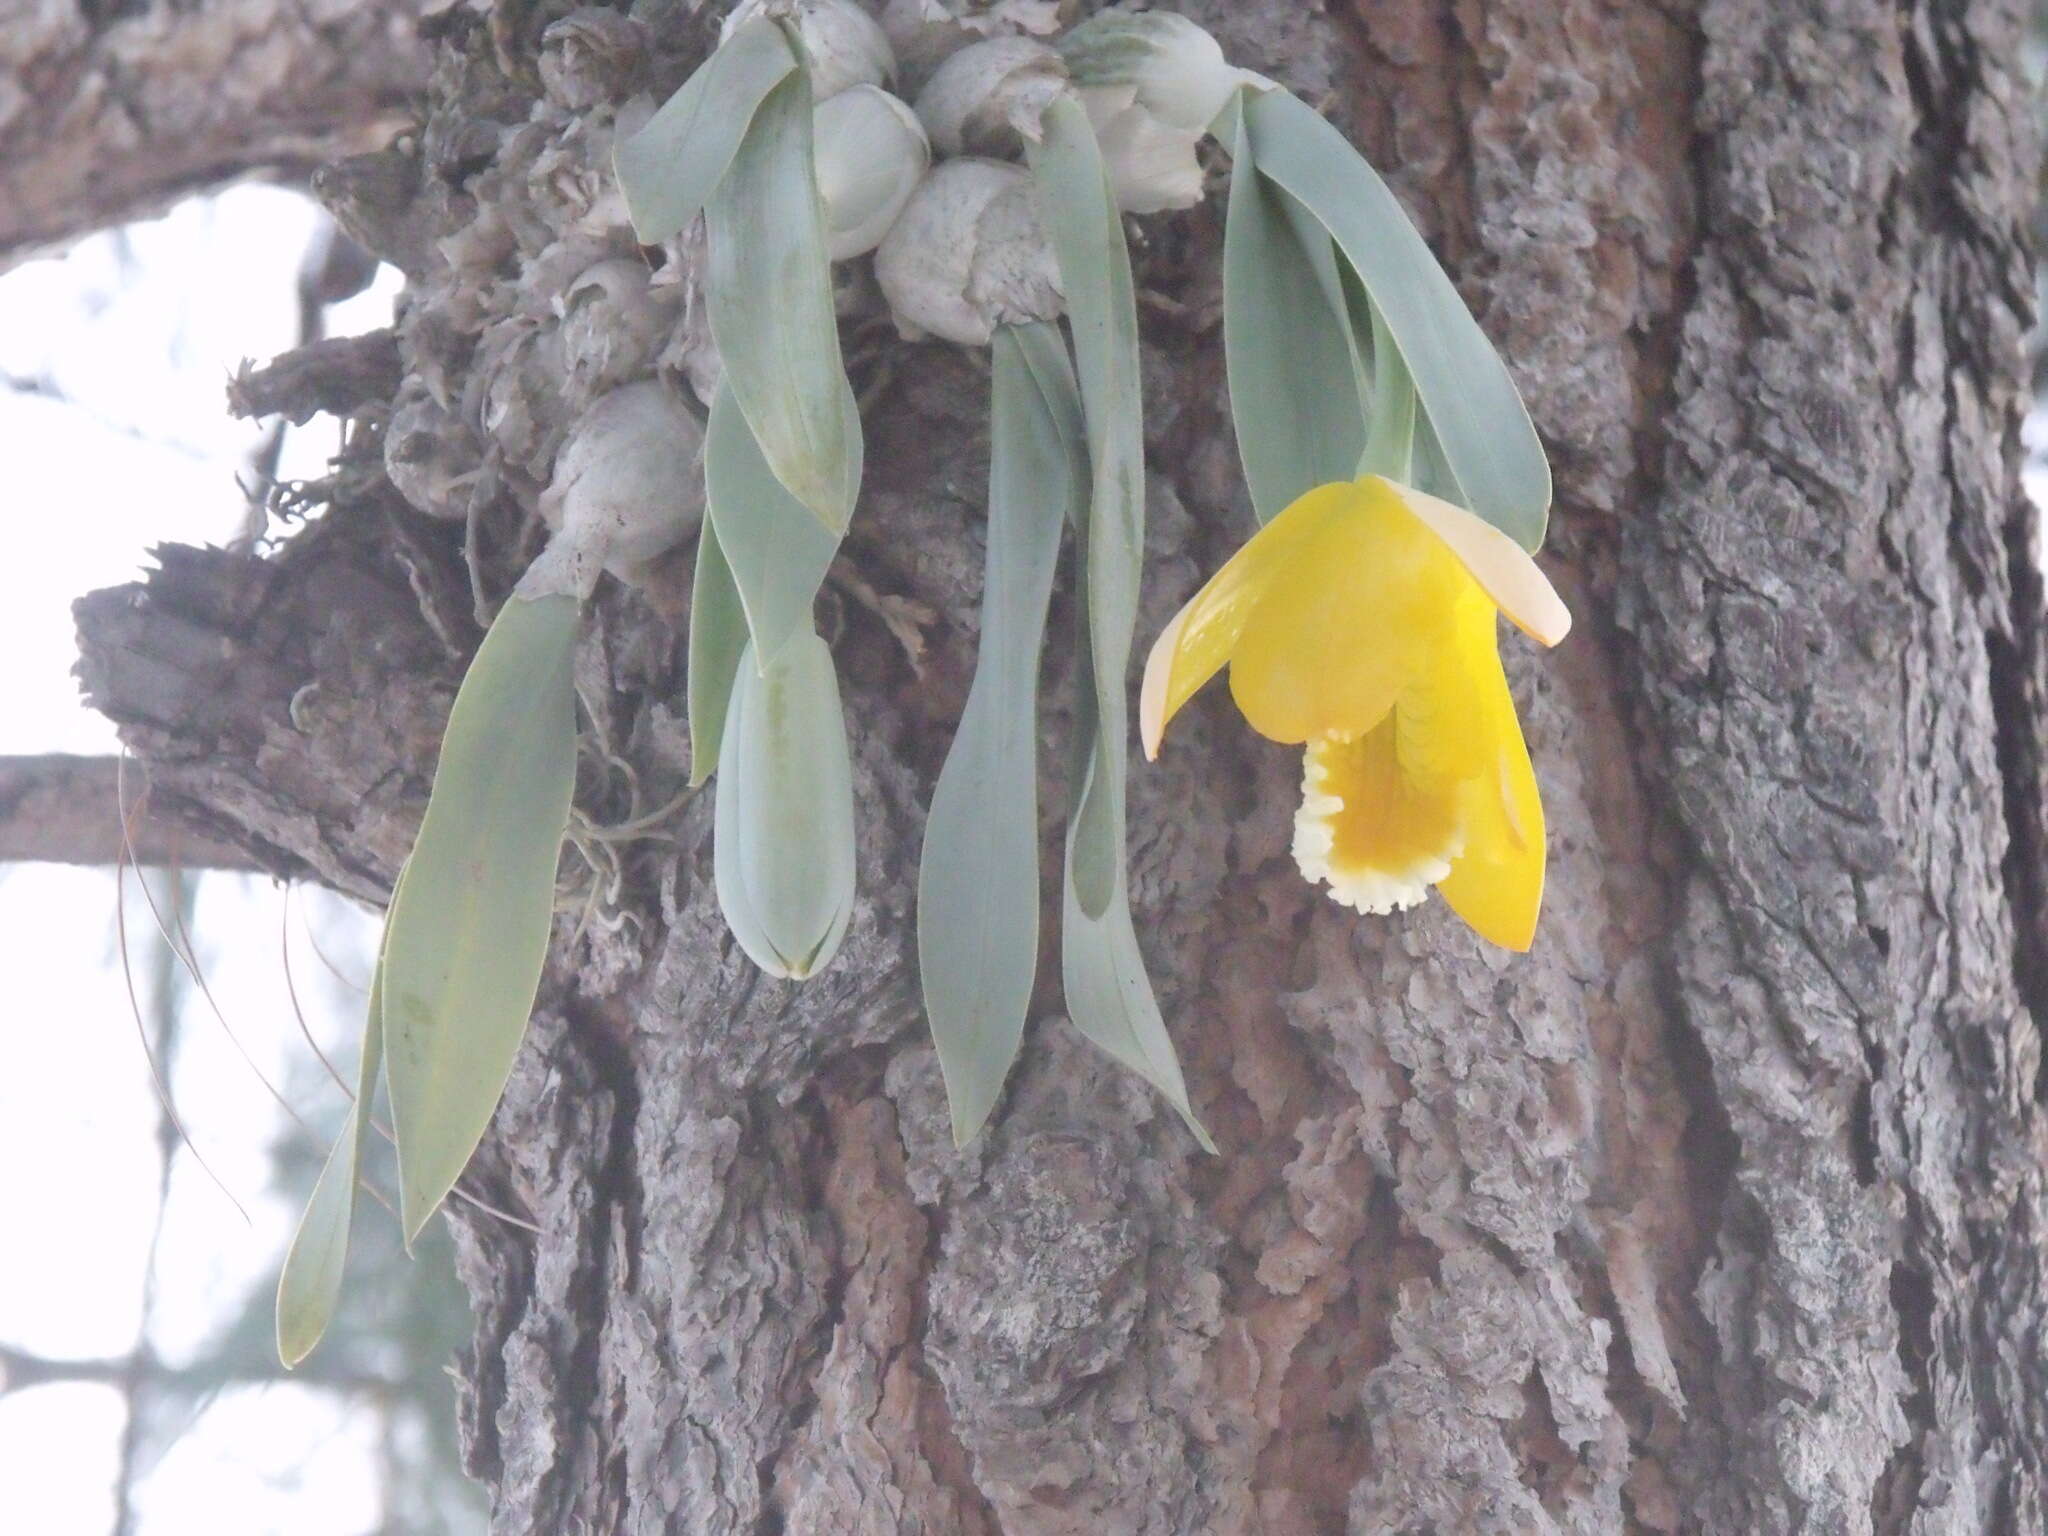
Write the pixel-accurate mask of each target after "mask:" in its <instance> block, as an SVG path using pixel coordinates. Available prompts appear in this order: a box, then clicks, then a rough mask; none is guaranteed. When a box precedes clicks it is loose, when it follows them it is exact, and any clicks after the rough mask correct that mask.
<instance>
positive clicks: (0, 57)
mask: <svg viewBox="0 0 2048 1536" xmlns="http://www.w3.org/2000/svg"><path fill="white" fill-rule="evenodd" d="M424 9H426V6H425V4H424V0H367V3H366V0H196V3H194V0H6V4H4V5H0V267H5V266H8V265H10V264H11V263H12V262H14V261H16V260H18V259H19V258H21V257H23V256H27V255H33V254H34V253H35V252H36V251H37V250H38V249H40V248H42V247H44V246H47V245H49V244H52V243H54V242H56V241H60V240H63V239H65V238H67V237H68V236H71V235H75V234H78V233H79V232H81V231H83V230H88V229H92V228H95V227H97V226H98V225H101V224H105V223H108V222H110V221H112V220H114V219H132V218H138V217H141V216H142V215H143V214H146V213H150V212H153V211H155V210H156V209H157V208H159V207H162V206H165V205H167V204H168V203H169V202H170V201H171V200H172V199H173V198H175V197H177V196H179V195H180V194H182V193H186V192H189V191H192V190H193V189H195V188H198V187H203V186H209V185H212V184H213V183H215V182H218V181H221V180H223V179H224V178H227V177H230V176H234V175H237V174H240V173H242V172H244V171H250V170H266V171H284V172H291V171H296V172H297V173H298V174H299V175H301V176H303V175H305V174H307V173H308V172H310V171H311V170H312V169H313V168H314V167H315V166H317V165H319V164H321V163H322V162H323V161H326V160H330V159H332V158H334V157H335V156H336V155H341V154H349V153H353V152H355V151H358V150H366V149H370V148H372V147H374V145H375V144H377V143H379V142H381V140H382V139H384V138H388V137H389V136H390V134H391V133H392V131H393V130H394V129H396V128H398V127H401V126H403V125H404V123H405V122H406V120H407V107H408V103H409V101H410V99H411V98H412V97H413V96H414V95H415V94H416V93H417V92H418V90H419V88H420V86H421V85H422V84H423V83H424V81H425V78H426V68H425V63H426V61H425V58H424V55H423V52H422V49H421V45H420V41H419V38H418V37H417V35H416V27H415V24H416V22H417V20H418V18H419V15H420V13H421V12H422V11H423V10H424Z"/></svg>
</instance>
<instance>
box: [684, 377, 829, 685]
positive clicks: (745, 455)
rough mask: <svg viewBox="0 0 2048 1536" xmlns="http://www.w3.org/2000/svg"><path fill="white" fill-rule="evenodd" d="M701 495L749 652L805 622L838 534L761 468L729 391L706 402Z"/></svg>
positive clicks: (775, 644)
mask: <svg viewBox="0 0 2048 1536" xmlns="http://www.w3.org/2000/svg"><path fill="white" fill-rule="evenodd" d="M704 495H705V502H706V506H707V508H708V510H709V511H710V514H711V526H713V527H715V528H716V529H717V530H718V547H719V549H720V551H721V552H722V553H723V554H724V556H725V564H726V568H727V569H728V570H729V571H730V572H731V573H732V580H733V583H734V585H735V586H736V587H737V588H738V589H739V598H740V605H741V607H742V609H743V610H744V611H745V613H746V620H747V629H748V632H749V633H750V634H751V635H752V636H753V640H754V655H755V657H756V659H757V660H758V659H760V658H764V657H770V656H773V655H775V654H776V653H777V652H778V651H780V650H781V649H782V647H783V645H784V644H785V643H786V642H787V641H788V640H789V638H790V637H791V636H792V635H795V634H797V633H798V632H799V631H808V630H809V629H810V627H811V603H812V601H813V600H814V599H815V598H816V597H817V595H818V588H819V587H820V586H821V585H823V584H824V580H825V572H826V571H827V570H828V569H829V568H830V567H831V564H832V557H833V556H834V555H835V554H836V553H838V550H839V536H838V535H837V534H835V533H831V532H828V531H827V530H826V528H825V526H824V525H823V524H822V523H820V522H819V521H818V520H817V519H816V518H815V517H813V516H811V514H810V513H809V512H808V511H806V510H805V509H804V507H803V504H802V503H801V502H799V501H797V499H796V498H795V497H793V496H791V495H790V494H789V492H788V491H787V490H785V489H784V488H783V486H782V483H781V482H780V481H778V480H777V479H776V478H775V475H774V473H773V472H772V471H771V470H770V469H769V468H768V461H767V460H766V459H765V458H764V457H762V454H761V447H760V444H759V443H757V442H756V441H755V440H754V434H753V433H752V432H751V431H749V430H748V428H747V420H746V417H744V416H743V415H741V414H740V408H739V403H738V402H737V401H736V400H735V399H734V398H733V393H732V390H731V389H730V388H729V387H728V388H722V389H720V390H719V392H718V396H717V398H716V399H715V400H713V401H712V402H711V421H710V425H709V426H707V427H706V428H705V431H704Z"/></svg>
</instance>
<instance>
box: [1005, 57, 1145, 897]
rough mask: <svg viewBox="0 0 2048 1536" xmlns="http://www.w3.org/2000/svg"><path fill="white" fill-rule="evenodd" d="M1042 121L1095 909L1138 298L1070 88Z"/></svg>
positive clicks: (1111, 729) (1084, 832)
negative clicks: (1076, 424) (1077, 578)
mask: <svg viewBox="0 0 2048 1536" xmlns="http://www.w3.org/2000/svg"><path fill="white" fill-rule="evenodd" d="M1043 127H1044V137H1043V139H1042V140H1041V141H1040V142H1039V143H1037V144H1035V145H1033V146H1032V147H1031V167H1032V171H1033V173H1034V174H1035V175H1036V176H1037V178H1038V185H1039V189H1040V193H1041V201H1042V204H1043V210H1044V214H1045V225H1046V234H1047V236H1048V237H1049V238H1050V240H1051V242H1052V248H1053V253H1054V255H1055V256H1056V257H1057V258H1058V261H1059V268H1060V282H1061V285H1062V286H1063V287H1064V288H1065V289H1066V294H1067V319H1068V323H1069V325H1070V326H1071V327H1072V329H1073V334H1074V354H1075V357H1076V359H1077V360H1078V364H1079V370H1078V371H1079V374H1080V380H1081V399H1082V402H1083V404H1084V406H1085V407H1086V410H1087V419H1088V451H1089V460H1090V465H1091V474H1092V483H1091V485H1090V489H1089V507H1088V567H1087V599H1086V606H1087V609H1088V623H1089V629H1090V633H1091V634H1092V635H1093V637H1094V648H1093V652H1092V654H1093V658H1094V668H1095V691H1096V696H1097V707H1098V708H1099V709H1100V710H1101V714H1102V728H1101V730H1100V731H1099V732H1098V734H1097V737H1096V753H1097V761H1096V765H1095V768H1094V771H1093V772H1091V773H1090V774H1089V775H1088V778H1087V784H1088V790H1087V793H1086V795H1085V796H1084V797H1083V800H1082V803H1081V806H1080V809H1079V810H1078V811H1077V812H1076V815H1075V836H1074V838H1073V840H1072V849H1073V852H1072V858H1073V863H1074V869H1075V878H1076V887H1077V890H1078V893H1079V900H1080V904H1081V909H1082V910H1083V911H1084V912H1086V913H1088V914H1089V915H1090V916H1091V917H1099V916H1101V915H1102V913H1103V912H1104V911H1105V910H1107V908H1108V906H1109V902H1110V899H1111V892H1112V890H1113V888H1114V886H1115V884H1116V880H1117V872H1118V871H1120V870H1121V869H1122V868H1123V862H1124V781H1125V777H1126V770H1127V767H1128V764H1129V759H1130V742H1129V739H1128V738H1129V736H1130V704H1129V697H1128V677H1129V672H1130V660H1131V635H1132V631H1133V630H1134V629H1135V628H1136V626H1137V619H1138V574H1139V568H1140V565H1141V562H1142V560H1143V557H1144V546H1145V438H1144V421H1143V409H1144V407H1143V403H1142V398H1141V394H1140V388H1139V364H1138V307H1137V299H1136V294H1135V289H1134V287H1133V285H1132V281H1131V256H1130V250H1129V248H1128V247H1127V246H1126V245H1125V244H1124V229H1123V219H1122V217H1121V215H1120V214H1119V213H1118V212H1117V206H1116V198H1115V196H1114V194H1113V193H1112V192H1111V190H1110V185H1109V176H1108V173H1107V172H1106V171H1105V170H1104V168H1103V163H1102V153H1101V150H1100V149H1099V148H1098V146H1097V145H1096V142H1095V132H1094V130H1093V129H1092V128H1090V127H1089V126H1088V114H1087V112H1086V111H1085V110H1083V108H1082V106H1081V103H1080V101H1079V100H1078V99H1077V98H1076V97H1074V96H1072V95H1071V94H1069V95H1066V96H1062V97H1061V98H1060V99H1058V100H1057V101H1055V102H1054V103H1053V104H1052V106H1051V107H1049V108H1048V109H1047V110H1046V112H1045V116H1044V119H1043Z"/></svg>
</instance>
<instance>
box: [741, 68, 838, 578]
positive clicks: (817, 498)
mask: <svg viewBox="0 0 2048 1536" xmlns="http://www.w3.org/2000/svg"><path fill="white" fill-rule="evenodd" d="M816 178H817V173H816V170H815V169H814V155H813V152H812V145H811V87H810V81H809V78H808V77H807V76H806V74H805V73H804V71H802V70H798V71H796V72H795V73H794V74H792V75H790V76H789V77H788V78H787V79H785V80H783V81H782V83H781V84H779V85H777V86H776V87H775V88H774V89H773V90H772V91H770V92H769V93H768V97H767V99H766V100H765V101H763V102H762V103H761V107H760V110H759V111H757V112H756V113H755V114H754V120H753V122H752V123H751V124H750V125H749V126H748V128H747V133H746V137H745V138H744V139H743V140H742V141H741V143H740V147H739V151H738V153H737V154H735V155H734V156H733V161H732V167H731V169H730V170H728V171H727V172H726V175H725V178H724V180H722V181H721V182H720V183H719V185H718V188H717V190H716V191H715V192H713V193H712V195H711V199H710V201H709V202H708V203H707V204H706V205H705V220H706V229H707V232H708V243H709V251H708V254H707V259H706V263H705V274H704V297H705V310H706V313H707V314H708V315H709V317H710V320H711V334H712V337H713V339H714V340H716V341H717V343H718V350H719V353H720V355H721V356H722V357H723V358H724V361H725V377H726V383H727V385H728V386H729V387H730V388H731V390H732V393H733V397H734V398H735V399H736V400H737V401H738V403H739V407H740V410H741V411H742V412H743V413H744V414H745V416H746V418H747V425H748V426H750V427H751V428H753V432H754V439H755V441H756V442H758V443H759V444H760V448H761V453H762V456H763V457H764V458H765V459H766V460H767V461H768V465H769V468H770V469H771V470H772V471H773V472H774V475H775V478H776V479H778V480H780V481H781V482H782V484H783V485H784V486H785V487H787V488H788V490H789V493H790V495H792V496H794V497H795V498H796V499H797V500H798V501H799V502H801V503H802V504H803V505H804V506H806V507H808V508H809V509H810V510H811V512H812V514H813V515H814V516H816V517H817V519H818V520H819V521H820V522H821V523H823V524H824V525H825V527H826V528H828V529H829V530H831V531H832V532H833V533H835V534H838V533H843V532H845V531H846V524H847V520H848V519H849V518H850V517H852V515H853V503H854V499H855V497H856V496H857V495H858V494H859V492H860V471H861V430H860V412H859V409H858V408H857V407H856V405H855V403H854V398H853V389H852V386H850V385H849V384H848V383H847V381H846V368H845V365H844V363H843V362H842V361H841V359H840V355H839V322H838V318H837V316H836V314H835V313H834V310H833V305H832V278H831V270H830V268H831V263H830V259H829V257H828V255H827V253H826V248H825V214H824V209H823V206H822V205H821V204H820V202H819V199H818V187H817V179H816ZM728 553H730V550H728ZM742 590H744V589H742Z"/></svg>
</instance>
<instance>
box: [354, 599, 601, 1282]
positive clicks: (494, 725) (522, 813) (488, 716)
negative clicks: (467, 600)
mask: <svg viewBox="0 0 2048 1536" xmlns="http://www.w3.org/2000/svg"><path fill="white" fill-rule="evenodd" d="M577 623H578V604H577V602H576V600H575V598H573V597H569V596H549V597H541V598H532V599H529V598H522V597H517V596H515V597H513V598H511V599H509V600H508V601H507V602H506V604H505V606H504V607H503V608H502V609H500V610H499V612H498V617H497V620H496V622H494V623H493V624H492V625H491V629H490V633H489V634H487V635H485V636H484V643H483V645H482V647H481V648H480V649H479V650H478V651H477V654H476V660H475V661H473V662H472V663H471V664H470V668H469V674H468V676H466V677H465V678H464V679H463V680H462V688H461V690H460V691H459V692H458V693H457V694H456V696H455V707H454V709H453V711H452V712H451V713H450V715H449V717H448V730H447V733H446V735H445V736H444V737H443V738H442V742H441V762H440V766H439V768H438V769H437V770H436V772H435V775H434V789H433V793H432V795H431V796H430V797H429V798H428V801H427V813H426V816H425V818H424V819H423V820H422V821H421V823H420V833H419V839H418V841H417V842H416V843H415V844H414V845H413V851H412V856H411V858H410V859H409V860H408V861H407V863H406V873H405V879H404V881H403V882H401V884H400V885H399V888H398V891H397V894H396V895H395V896H394V898H393V900H392V903H391V915H390V917H389V919H388V920H387V930H386V934H385V948H384V1037H385V1038H384V1045H385V1050H386V1051H387V1052H388V1053H389V1060H388V1062H387V1064H386V1080H387V1083H388V1085H389V1088H390V1092H391V1118H392V1125H393V1130H394V1137H395V1140H396V1142H397V1145H398V1190H399V1214H400V1218H401V1223H402V1225H403V1227H404V1229H405V1237H406V1241H407V1243H408V1244H409V1243H410V1242H411V1241H412V1239H413V1238H414V1237H416V1236H417V1235H418V1234H419V1231H420V1229H421V1228H422V1227H423V1226H425V1225H426V1221H427V1218H428V1217H429V1216H431V1215H432V1214H433V1212H434V1210H435V1208H436V1207H437V1206H439V1205H440V1203H441V1201H442V1199H443V1198H445V1197H446V1195H447V1193H448V1191H449V1190H450V1189H451V1188H452V1187H453V1186H454V1184H455V1181H456V1179H457V1178H459V1177H460V1176H461V1174H462V1170H463V1167H464V1165H465V1164H467V1163H468V1161H469V1156H470V1154H471V1153H472V1152H474V1151H475V1150H476V1144H477V1143H478V1142H479V1141H480V1140H482V1138H483V1134H484V1130H485V1128H486V1127H488V1126H489V1124H490V1121H491V1114H492V1112H493V1111H494V1110H495V1109H496V1108H497V1105H498V1097H499V1095H500V1094H501V1093H502V1092H503V1091H504V1087H505V1080H506V1078H507V1077H509V1076H510V1075H511V1071H512V1061H513V1058H514V1057H515V1056H516V1055H517V1054H518V1051H519V1042H520V1041H521V1039H522V1038H524V1036H525V1033H526V1021H527V1018H528V1016H529V1015H530V1014H531V1013H532V1011H533V999H534V994H535V993H536V992H537V991H538V990H539V986H540V976H541V968H542V966H543V964H544V963H545V961H546V959H547V949H548V935H549V931H550V929H551V928H552V927H553V923H554V910H555V866H556V863H557V861H558V860H559V858H560V856H561V848H562V838H563V835H564V834H565V832H566V831H567V829H568V824H569V803H570V799H571V796H572V795H573V794H574V791H575V787H576V691H575V687H574V684H573V682H572V679H571V673H570V661H571V656H572V653H573V652H574V649H575V644H576V630H577Z"/></svg>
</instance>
